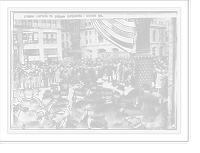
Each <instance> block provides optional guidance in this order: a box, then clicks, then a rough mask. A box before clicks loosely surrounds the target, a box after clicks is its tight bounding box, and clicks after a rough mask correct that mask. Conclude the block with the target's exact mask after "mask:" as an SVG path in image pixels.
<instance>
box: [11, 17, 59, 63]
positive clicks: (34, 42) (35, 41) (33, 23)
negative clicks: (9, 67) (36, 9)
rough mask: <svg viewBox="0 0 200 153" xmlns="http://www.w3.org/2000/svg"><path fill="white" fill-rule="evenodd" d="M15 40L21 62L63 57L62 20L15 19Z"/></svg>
mask: <svg viewBox="0 0 200 153" xmlns="http://www.w3.org/2000/svg"><path fill="white" fill-rule="evenodd" d="M13 40H14V41H13V43H14V48H13V49H14V53H15V52H16V51H17V52H18V53H17V55H18V57H17V58H18V60H19V61H20V63H26V62H27V61H43V62H45V61H55V60H61V59H62V45H61V21H60V20H39V19H37V20H14V29H13Z"/></svg>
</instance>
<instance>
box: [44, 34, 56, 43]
mask: <svg viewBox="0 0 200 153" xmlns="http://www.w3.org/2000/svg"><path fill="white" fill-rule="evenodd" d="M43 43H44V44H56V43H57V33H55V32H44V33H43Z"/></svg>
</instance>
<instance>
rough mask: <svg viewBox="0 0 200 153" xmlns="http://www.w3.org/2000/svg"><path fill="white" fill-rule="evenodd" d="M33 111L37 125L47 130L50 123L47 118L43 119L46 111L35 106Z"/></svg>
mask: <svg viewBox="0 0 200 153" xmlns="http://www.w3.org/2000/svg"><path fill="white" fill-rule="evenodd" d="M35 110H36V111H37V114H36V116H37V123H39V124H40V128H41V129H48V128H49V126H50V124H51V121H50V120H49V119H47V118H45V116H46V115H45V114H46V110H45V108H42V107H41V106H39V105H38V106H35Z"/></svg>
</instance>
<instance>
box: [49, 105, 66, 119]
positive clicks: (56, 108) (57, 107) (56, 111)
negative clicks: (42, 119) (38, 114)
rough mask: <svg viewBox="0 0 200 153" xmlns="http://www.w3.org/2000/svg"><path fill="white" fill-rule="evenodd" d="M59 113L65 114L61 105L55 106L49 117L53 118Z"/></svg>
mask: <svg viewBox="0 0 200 153" xmlns="http://www.w3.org/2000/svg"><path fill="white" fill-rule="evenodd" d="M57 113H64V111H63V110H62V107H61V106H60V105H53V106H52V108H51V109H50V112H49V114H48V115H49V116H51V117H52V116H53V115H55V114H57Z"/></svg>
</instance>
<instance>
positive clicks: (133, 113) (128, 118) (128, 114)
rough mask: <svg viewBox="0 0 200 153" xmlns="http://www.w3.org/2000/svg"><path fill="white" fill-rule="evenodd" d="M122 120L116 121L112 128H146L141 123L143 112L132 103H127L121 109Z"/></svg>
mask: <svg viewBox="0 0 200 153" xmlns="http://www.w3.org/2000/svg"><path fill="white" fill-rule="evenodd" d="M123 116H124V121H123V122H121V123H116V124H114V125H113V128H116V129H134V130H146V129H147V128H146V127H145V126H144V125H143V124H142V123H141V120H142V117H143V112H142V110H141V109H140V108H138V107H135V106H134V105H132V104H127V105H126V106H125V109H124V111H123Z"/></svg>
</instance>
